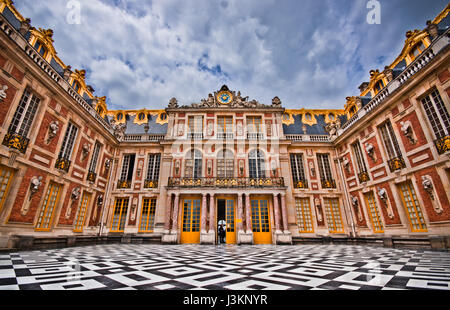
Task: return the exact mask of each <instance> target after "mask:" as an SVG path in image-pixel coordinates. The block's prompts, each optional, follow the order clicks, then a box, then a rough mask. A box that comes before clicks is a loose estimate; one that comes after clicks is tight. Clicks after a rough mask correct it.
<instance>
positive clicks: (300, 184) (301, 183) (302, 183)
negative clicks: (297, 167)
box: [294, 180, 308, 189]
mask: <svg viewBox="0 0 450 310" xmlns="http://www.w3.org/2000/svg"><path fill="white" fill-rule="evenodd" d="M294 188H297V189H298V188H303V189H306V188H308V180H294Z"/></svg>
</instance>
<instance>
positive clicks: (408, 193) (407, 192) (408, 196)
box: [399, 181, 427, 232]
mask: <svg viewBox="0 0 450 310" xmlns="http://www.w3.org/2000/svg"><path fill="white" fill-rule="evenodd" d="M399 187H400V193H401V196H402V202H403V206H404V207H405V209H406V213H407V214H408V219H409V224H410V225H411V231H412V232H426V231H427V225H426V223H425V218H424V216H423V213H422V209H421V208H420V204H419V201H418V199H417V195H416V191H415V190H414V187H413V185H412V183H411V181H408V182H406V183H403V184H400V186H399Z"/></svg>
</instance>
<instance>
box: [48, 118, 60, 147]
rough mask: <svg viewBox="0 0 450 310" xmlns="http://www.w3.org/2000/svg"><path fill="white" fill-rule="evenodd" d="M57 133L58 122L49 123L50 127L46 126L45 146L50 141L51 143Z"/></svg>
mask: <svg viewBox="0 0 450 310" xmlns="http://www.w3.org/2000/svg"><path fill="white" fill-rule="evenodd" d="M58 131H59V122H58V121H53V122H51V123H50V125H49V126H48V139H47V144H49V143H50V141H52V140H53V139H54V138H55V137H56V135H57V134H58Z"/></svg>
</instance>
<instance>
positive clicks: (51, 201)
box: [36, 182, 61, 231]
mask: <svg viewBox="0 0 450 310" xmlns="http://www.w3.org/2000/svg"><path fill="white" fill-rule="evenodd" d="M60 191H61V186H60V185H58V184H56V183H53V182H51V183H50V185H49V186H48V189H47V193H46V195H45V198H44V204H43V205H42V208H41V211H40V212H39V217H38V220H37V224H36V230H39V231H49V230H50V229H51V227H50V226H51V222H52V218H53V213H54V211H55V207H56V205H57V204H58V200H59V193H60Z"/></svg>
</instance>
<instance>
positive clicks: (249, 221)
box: [245, 194, 252, 233]
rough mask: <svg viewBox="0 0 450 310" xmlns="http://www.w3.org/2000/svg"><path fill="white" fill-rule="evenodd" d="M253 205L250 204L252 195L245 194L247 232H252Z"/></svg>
mask: <svg viewBox="0 0 450 310" xmlns="http://www.w3.org/2000/svg"><path fill="white" fill-rule="evenodd" d="M251 209H252V206H251V205H250V195H249V194H246V195H245V221H246V222H247V233H251V232H252V216H251Z"/></svg>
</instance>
